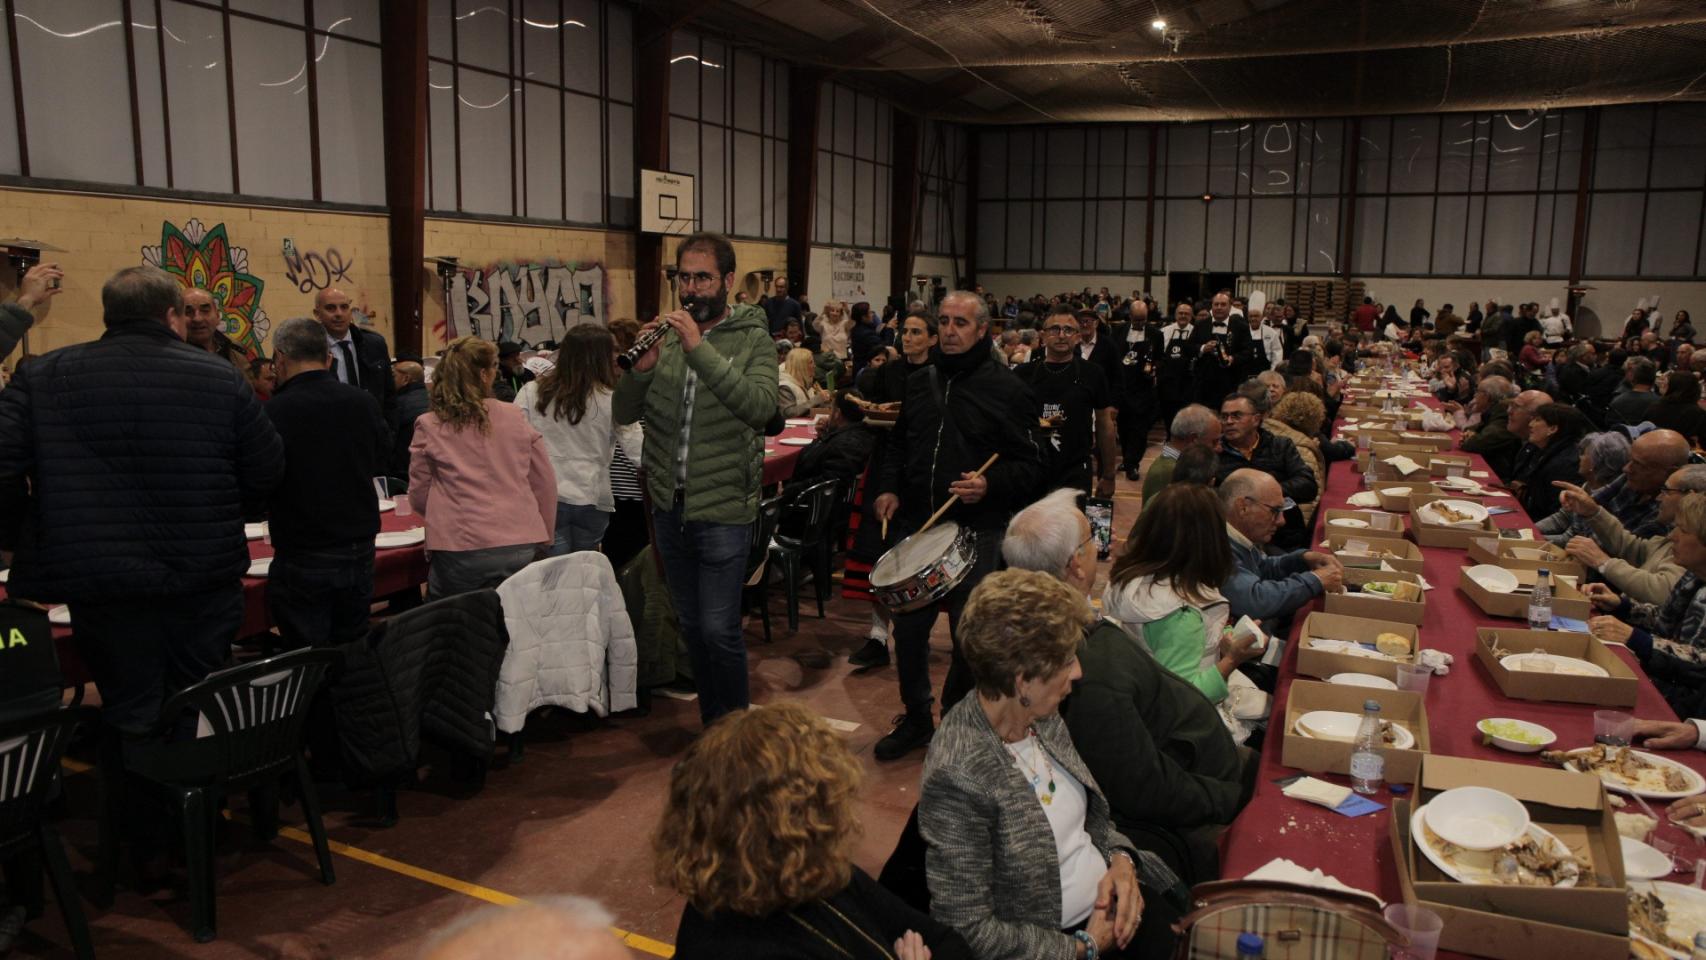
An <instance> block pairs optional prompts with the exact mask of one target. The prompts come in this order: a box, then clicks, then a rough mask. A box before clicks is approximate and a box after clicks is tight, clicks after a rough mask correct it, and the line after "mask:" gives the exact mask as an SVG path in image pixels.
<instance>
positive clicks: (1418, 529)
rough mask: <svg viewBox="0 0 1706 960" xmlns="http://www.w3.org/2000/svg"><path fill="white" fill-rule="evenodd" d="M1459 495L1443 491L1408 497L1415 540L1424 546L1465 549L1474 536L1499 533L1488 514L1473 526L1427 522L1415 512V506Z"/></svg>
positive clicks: (1497, 527) (1411, 528) (1421, 515)
mask: <svg viewBox="0 0 1706 960" xmlns="http://www.w3.org/2000/svg"><path fill="white" fill-rule="evenodd" d="M1458 499H1462V498H1460V497H1453V496H1447V495H1446V494H1443V493H1418V494H1414V495H1413V496H1411V497H1410V530H1411V531H1412V532H1413V533H1414V534H1415V536H1416V542H1417V543H1419V544H1421V545H1422V546H1424V547H1452V548H1454V549H1458V550H1467V549H1469V545H1470V544H1471V543H1473V542H1475V540H1476V538H1484V537H1488V536H1492V537H1497V536H1498V535H1499V525H1498V524H1497V523H1496V522H1494V518H1493V517H1492V516H1491V515H1489V516H1488V517H1487V519H1485V520H1483V521H1481V523H1480V525H1479V526H1474V527H1451V526H1446V525H1445V524H1440V523H1429V522H1428V521H1427V519H1426V516H1425V515H1424V514H1420V513H1417V512H1416V508H1417V507H1420V506H1422V505H1423V504H1426V503H1432V502H1434V501H1435V500H1458Z"/></svg>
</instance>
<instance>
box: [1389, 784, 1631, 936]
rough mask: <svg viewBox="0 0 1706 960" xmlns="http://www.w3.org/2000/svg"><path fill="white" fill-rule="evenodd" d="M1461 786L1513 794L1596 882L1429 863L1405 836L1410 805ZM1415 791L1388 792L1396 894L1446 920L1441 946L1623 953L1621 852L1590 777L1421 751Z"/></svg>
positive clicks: (1601, 792)
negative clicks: (1458, 874)
mask: <svg viewBox="0 0 1706 960" xmlns="http://www.w3.org/2000/svg"><path fill="white" fill-rule="evenodd" d="M1460 786H1486V787H1492V788H1494V789H1497V790H1503V791H1504V792H1506V793H1508V794H1510V795H1512V796H1514V797H1516V798H1517V799H1518V800H1521V801H1522V802H1523V805H1524V806H1526V807H1527V808H1528V811H1529V815H1530V817H1531V818H1532V820H1533V822H1534V823H1537V824H1539V825H1541V826H1543V827H1545V828H1546V829H1548V830H1550V831H1551V832H1552V833H1554V834H1556V835H1557V836H1558V839H1560V840H1562V841H1563V842H1564V844H1565V845H1566V846H1568V847H1569V848H1570V851H1571V852H1572V853H1573V854H1574V855H1575V856H1576V857H1577V858H1578V859H1581V860H1585V861H1586V862H1587V864H1588V865H1589V866H1590V867H1591V869H1593V870H1594V872H1595V873H1596V875H1597V876H1598V877H1599V882H1600V883H1601V884H1603V885H1597V886H1592V887H1588V886H1576V887H1567V888H1553V887H1520V886H1503V885H1498V884H1468V883H1459V882H1458V881H1456V880H1453V879H1451V878H1450V877H1448V876H1446V875H1445V873H1444V872H1443V871H1441V870H1440V869H1439V868H1438V867H1436V866H1434V864H1433V862H1432V861H1430V860H1429V859H1428V858H1427V855H1426V854H1424V853H1422V851H1421V850H1420V849H1419V848H1417V846H1416V844H1415V843H1414V842H1413V840H1412V838H1411V836H1410V826H1411V819H1412V818H1413V816H1414V812H1415V805H1417V804H1422V803H1426V802H1427V801H1428V800H1430V799H1432V798H1433V797H1434V796H1435V795H1437V794H1438V793H1439V792H1441V791H1443V790H1448V789H1450V788H1452V787H1460ZM1417 787H1418V789H1417V796H1416V798H1415V800H1413V801H1412V800H1411V799H1410V798H1409V797H1399V798H1396V799H1395V800H1394V801H1393V804H1392V816H1391V838H1392V850H1393V854H1394V862H1395V863H1396V865H1397V872H1398V885H1399V888H1400V889H1401V890H1402V891H1403V894H1404V901H1405V902H1407V903H1416V902H1419V903H1421V904H1423V905H1425V906H1426V907H1427V908H1428V909H1430V910H1433V911H1434V912H1435V913H1438V914H1439V915H1440V917H1441V918H1442V919H1443V920H1444V921H1445V929H1444V930H1443V931H1442V932H1441V934H1440V941H1439V945H1440V948H1441V949H1442V950H1452V951H1457V952H1460V953H1467V954H1472V955H1474V956H1478V957H1493V958H1496V960H1532V958H1537V957H1569V958H1571V960H1623V958H1624V957H1627V956H1629V913H1628V910H1629V908H1628V902H1627V896H1628V894H1627V892H1626V887H1625V880H1624V874H1623V851H1622V847H1621V844H1620V841H1619V840H1618V837H1617V827H1616V822H1615V820H1614V819H1613V811H1612V808H1611V806H1610V804H1609V803H1607V802H1606V798H1605V788H1604V787H1603V786H1602V785H1601V784H1600V782H1599V779H1598V778H1597V777H1593V776H1589V775H1587V774H1580V773H1571V772H1569V771H1567V770H1550V769H1541V768H1536V767H1532V766H1519V765H1517V764H1509V763H1493V762H1491V761H1487V760H1470V759H1467V758H1464V757H1444V756H1431V755H1430V756H1426V757H1423V758H1422V762H1421V782H1420V783H1419V784H1418V785H1417Z"/></svg>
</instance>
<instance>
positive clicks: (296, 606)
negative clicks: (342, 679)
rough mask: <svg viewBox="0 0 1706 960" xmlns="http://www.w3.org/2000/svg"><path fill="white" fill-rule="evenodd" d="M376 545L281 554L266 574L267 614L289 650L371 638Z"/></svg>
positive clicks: (284, 552) (334, 645) (282, 552)
mask: <svg viewBox="0 0 1706 960" xmlns="http://www.w3.org/2000/svg"><path fill="white" fill-rule="evenodd" d="M372 604H373V541H372V540H362V541H360V542H358V543H350V544H344V545H342V546H337V547H325V548H322V549H317V550H280V551H279V552H278V553H277V554H276V555H275V556H274V557H273V560H272V567H271V568H270V569H269V570H268V571H267V611H268V612H269V613H271V614H272V620H273V623H275V624H277V625H278V632H279V636H280V637H282V638H283V639H284V646H286V647H288V648H293V649H294V648H296V647H341V646H343V645H344V644H347V643H354V642H355V641H357V640H360V639H361V638H362V637H365V636H367V619H368V609H369V607H371V606H372Z"/></svg>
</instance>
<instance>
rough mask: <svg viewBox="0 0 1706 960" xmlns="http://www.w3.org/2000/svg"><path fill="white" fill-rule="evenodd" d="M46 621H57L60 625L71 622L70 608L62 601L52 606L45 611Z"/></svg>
mask: <svg viewBox="0 0 1706 960" xmlns="http://www.w3.org/2000/svg"><path fill="white" fill-rule="evenodd" d="M47 622H48V623H57V624H59V625H60V626H62V627H63V626H67V625H69V624H70V623H71V608H70V607H68V606H66V605H65V604H63V603H62V604H60V605H59V606H57V607H54V608H53V609H51V610H49V611H48V612H47Z"/></svg>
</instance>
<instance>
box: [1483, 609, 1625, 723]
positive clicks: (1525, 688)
mask: <svg viewBox="0 0 1706 960" xmlns="http://www.w3.org/2000/svg"><path fill="white" fill-rule="evenodd" d="M1495 641H1496V642H1497V643H1498V645H1499V647H1500V648H1502V649H1505V650H1513V651H1515V652H1517V653H1532V652H1534V651H1536V650H1544V651H1546V652H1547V653H1555V654H1557V655H1558V656H1560V657H1575V658H1577V659H1578V660H1586V661H1588V662H1589V663H1592V664H1597V665H1598V666H1601V667H1604V668H1605V672H1606V673H1609V674H1611V676H1609V677H1571V676H1564V675H1560V674H1556V673H1530V672H1528V671H1526V670H1506V669H1505V668H1504V664H1502V663H1501V662H1500V661H1499V658H1498V657H1497V656H1495V655H1494V654H1493V644H1494V642H1495ZM1475 659H1476V660H1479V661H1480V662H1481V666H1483V667H1486V668H1487V673H1489V674H1491V675H1492V678H1493V683H1495V684H1497V685H1498V688H1499V692H1500V693H1503V694H1504V695H1505V696H1507V697H1513V698H1515V699H1517V700H1555V701H1559V702H1562V703H1588V704H1593V705H1594V706H1597V707H1633V706H1634V705H1635V699H1636V697H1637V696H1638V695H1639V693H1640V690H1641V681H1640V680H1639V679H1638V678H1637V677H1636V676H1635V671H1633V670H1631V669H1630V668H1629V665H1628V664H1626V663H1624V662H1623V658H1622V657H1619V656H1618V655H1617V654H1615V653H1612V652H1611V650H1610V648H1608V647H1607V646H1606V645H1605V644H1603V643H1601V642H1600V641H1599V640H1598V639H1596V638H1595V637H1593V636H1592V635H1591V634H1586V633H1567V632H1564V631H1561V630H1522V629H1515V628H1513V629H1509V630H1506V629H1503V628H1500V627H1482V628H1480V629H1479V630H1477V631H1476V632H1475Z"/></svg>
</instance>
